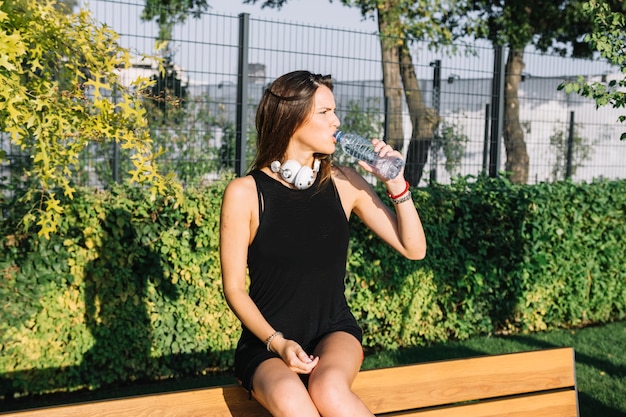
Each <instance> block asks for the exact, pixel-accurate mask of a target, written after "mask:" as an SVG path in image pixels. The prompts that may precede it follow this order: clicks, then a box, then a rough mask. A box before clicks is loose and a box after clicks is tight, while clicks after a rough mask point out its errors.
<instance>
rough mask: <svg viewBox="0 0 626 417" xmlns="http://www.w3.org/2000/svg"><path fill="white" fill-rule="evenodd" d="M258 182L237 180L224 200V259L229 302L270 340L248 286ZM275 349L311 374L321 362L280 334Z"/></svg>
mask: <svg viewBox="0 0 626 417" xmlns="http://www.w3.org/2000/svg"><path fill="white" fill-rule="evenodd" d="M257 213H258V201H257V192H256V185H255V183H254V180H253V179H252V178H251V177H242V178H237V179H234V180H233V181H231V182H230V184H228V186H227V187H226V190H225V192H224V198H223V200H222V212H221V220H220V262H221V267H222V286H223V291H224V297H225V298H226V302H227V303H228V305H229V306H230V308H231V310H232V311H233V312H234V313H235V315H236V316H237V318H239V320H240V321H241V322H242V324H243V325H244V326H245V327H246V328H247V329H248V330H250V331H251V332H252V333H253V334H254V335H255V336H256V337H258V338H259V339H260V340H262V341H264V340H266V339H267V338H268V337H269V336H270V335H272V334H274V333H275V332H276V331H277V330H280V329H274V328H273V327H272V326H271V325H270V323H268V322H267V320H266V319H265V317H263V315H262V314H261V312H260V311H259V309H258V307H257V306H256V304H255V303H254V301H252V299H251V298H250V295H249V294H248V290H247V286H246V277H247V274H246V272H247V267H248V265H247V261H248V246H249V245H250V243H251V242H252V239H253V237H254V235H255V233H256V230H257V227H258V214H257ZM272 348H273V349H272V350H274V351H275V352H278V353H279V354H280V355H281V357H282V358H283V360H284V361H285V363H287V365H288V366H290V368H291V369H293V370H294V371H295V372H299V373H309V372H311V370H312V369H313V367H314V366H315V365H316V364H317V359H315V360H314V361H312V360H311V358H309V357H308V355H306V352H304V350H302V348H301V347H300V346H299V345H298V344H296V343H295V342H293V341H290V340H285V339H284V338H281V337H276V338H274V339H273V340H272Z"/></svg>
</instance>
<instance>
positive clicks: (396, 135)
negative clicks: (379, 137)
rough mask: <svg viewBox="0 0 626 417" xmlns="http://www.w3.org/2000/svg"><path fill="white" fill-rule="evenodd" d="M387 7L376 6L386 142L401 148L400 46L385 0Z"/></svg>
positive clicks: (402, 137)
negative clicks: (384, 104) (384, 105)
mask: <svg viewBox="0 0 626 417" xmlns="http://www.w3.org/2000/svg"><path fill="white" fill-rule="evenodd" d="M387 3H389V4H388V5H387V7H379V8H378V30H379V32H380V47H381V52H382V66H383V88H384V91H385V101H386V102H387V108H386V110H387V114H386V118H387V126H388V130H387V132H385V133H386V139H387V143H389V144H390V145H391V146H392V147H394V148H395V149H400V150H401V149H402V145H403V144H404V132H403V129H402V98H403V94H402V84H401V82H400V48H399V46H398V42H399V41H400V39H399V38H397V37H395V36H393V33H395V31H394V29H393V28H394V24H397V23H399V22H393V21H392V20H391V19H390V16H389V14H388V13H387V12H386V11H387V10H393V8H392V6H393V4H391V3H392V2H391V1H389V0H387Z"/></svg>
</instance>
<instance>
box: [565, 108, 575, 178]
mask: <svg viewBox="0 0 626 417" xmlns="http://www.w3.org/2000/svg"><path fill="white" fill-rule="evenodd" d="M573 154H574V112H573V111H572V112H570V113H569V136H568V137H567V155H566V156H565V163H566V165H565V179H566V180H569V179H570V178H571V177H572V158H573Z"/></svg>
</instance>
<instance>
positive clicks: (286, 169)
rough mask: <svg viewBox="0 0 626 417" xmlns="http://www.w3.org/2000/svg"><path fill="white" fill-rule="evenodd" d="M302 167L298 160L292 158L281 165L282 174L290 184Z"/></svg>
mask: <svg viewBox="0 0 626 417" xmlns="http://www.w3.org/2000/svg"><path fill="white" fill-rule="evenodd" d="M301 169H302V165H300V163H299V162H298V161H295V160H293V159H290V160H289V161H286V162H285V163H284V164H282V165H281V167H280V176H281V177H283V179H284V180H285V181H287V182H288V183H289V184H293V183H294V181H295V180H296V177H297V176H298V173H299V172H300V171H301Z"/></svg>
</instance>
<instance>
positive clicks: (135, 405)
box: [5, 348, 578, 417]
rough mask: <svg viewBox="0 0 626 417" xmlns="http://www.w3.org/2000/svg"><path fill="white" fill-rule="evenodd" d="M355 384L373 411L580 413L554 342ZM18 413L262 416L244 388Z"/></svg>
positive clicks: (466, 416)
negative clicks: (552, 346) (548, 346)
mask: <svg viewBox="0 0 626 417" xmlns="http://www.w3.org/2000/svg"><path fill="white" fill-rule="evenodd" d="M353 389H354V391H355V392H356V393H357V394H358V395H359V396H360V397H361V399H362V400H363V401H364V402H365V404H367V406H368V407H369V408H370V410H372V412H373V413H375V414H376V415H385V416H393V415H402V416H404V417H407V416H419V417H444V416H445V417H473V416H476V417H478V416H481V417H487V416H494V417H495V416H504V415H506V416H508V417H544V416H545V417H554V416H560V417H570V416H571V417H577V416H578V403H577V391H576V376H575V369H574V351H573V349H571V348H558V349H548V350H539V351H532V352H522V353H512V354H505V355H493V356H482V357H476V358H470V359H454V360H448V361H440V362H429V363H422V364H416V365H408V366H398V367H392V368H385V369H375V370H367V371H362V372H360V373H359V375H358V377H357V379H356V381H355V383H354V386H353ZM5 415H10V416H17V417H44V416H45V417H122V416H123V417H157V416H158V417H192V416H193V417H200V416H233V417H267V416H269V413H267V412H266V411H265V410H264V409H263V408H262V407H261V406H260V405H259V404H258V403H257V402H256V401H254V400H250V399H248V395H247V392H245V391H244V390H243V389H242V388H240V387H238V386H235V385H229V386H220V387H210V388H202V389H195V390H189V391H179V392H168V393H164V394H155V395H146V396H139V397H130V398H121V399H113V400H107V401H98V402H89V403H80V404H71V405H64V406H58V407H50V408H44V409H33V410H24V411H16V412H12V413H9V414H5Z"/></svg>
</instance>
